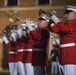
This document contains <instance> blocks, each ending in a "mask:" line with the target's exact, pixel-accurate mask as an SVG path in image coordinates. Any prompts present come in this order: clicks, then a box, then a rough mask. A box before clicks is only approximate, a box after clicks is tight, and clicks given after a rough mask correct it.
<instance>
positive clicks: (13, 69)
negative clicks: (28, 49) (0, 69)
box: [3, 36, 17, 75]
mask: <svg viewBox="0 0 76 75" xmlns="http://www.w3.org/2000/svg"><path fill="white" fill-rule="evenodd" d="M3 42H4V43H5V44H6V45H7V46H8V49H9V50H8V65H9V71H10V75H17V63H16V54H17V52H16V45H15V43H14V41H13V39H12V37H11V36H9V40H8V39H7V37H6V36H3Z"/></svg>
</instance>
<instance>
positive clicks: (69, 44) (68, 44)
mask: <svg viewBox="0 0 76 75" xmlns="http://www.w3.org/2000/svg"><path fill="white" fill-rule="evenodd" d="M70 46H75V43H67V44H61V45H60V47H61V48H63V47H70Z"/></svg>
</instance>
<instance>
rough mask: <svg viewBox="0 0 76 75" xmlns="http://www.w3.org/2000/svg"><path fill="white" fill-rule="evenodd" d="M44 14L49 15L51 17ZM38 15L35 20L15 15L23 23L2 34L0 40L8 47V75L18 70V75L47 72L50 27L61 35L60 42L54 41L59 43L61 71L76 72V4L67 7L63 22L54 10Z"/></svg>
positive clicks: (73, 73) (68, 73)
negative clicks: (64, 21)
mask: <svg viewBox="0 0 76 75" xmlns="http://www.w3.org/2000/svg"><path fill="white" fill-rule="evenodd" d="M39 14H40V13H39ZM46 14H50V17H48V16H47V15H46ZM41 15H42V16H41V17H40V18H39V21H38V22H35V21H30V20H29V19H26V20H19V19H17V18H16V20H17V21H18V22H24V23H25V24H21V25H18V26H17V27H15V28H13V29H11V30H10V33H9V34H8V36H7V35H6V34H3V37H2V39H3V42H4V43H5V44H6V45H7V46H8V47H9V52H8V62H9V70H10V75H17V69H18V71H19V73H20V75H46V67H47V66H48V57H47V53H46V48H47V45H48V42H49V38H50V35H49V30H50V31H51V32H54V33H57V34H59V35H60V38H59V39H60V42H58V41H57V40H56V42H57V43H58V45H59V64H60V65H61V67H62V72H63V74H64V75H75V74H76V7H74V6H66V11H65V13H64V15H65V17H66V23H63V22H61V21H60V19H59V18H58V17H57V16H56V12H55V11H52V12H50V13H48V12H43V11H42V12H41ZM60 72H61V71H60Z"/></svg>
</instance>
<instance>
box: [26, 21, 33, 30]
mask: <svg viewBox="0 0 76 75" xmlns="http://www.w3.org/2000/svg"><path fill="white" fill-rule="evenodd" d="M32 26H33V24H32V23H29V22H27V23H26V27H27V28H28V29H29V30H30V31H32V30H34V28H33V27H32Z"/></svg>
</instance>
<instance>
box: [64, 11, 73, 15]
mask: <svg viewBox="0 0 76 75" xmlns="http://www.w3.org/2000/svg"><path fill="white" fill-rule="evenodd" d="M70 12H73V10H66V11H65V12H64V14H69V13H70Z"/></svg>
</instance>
